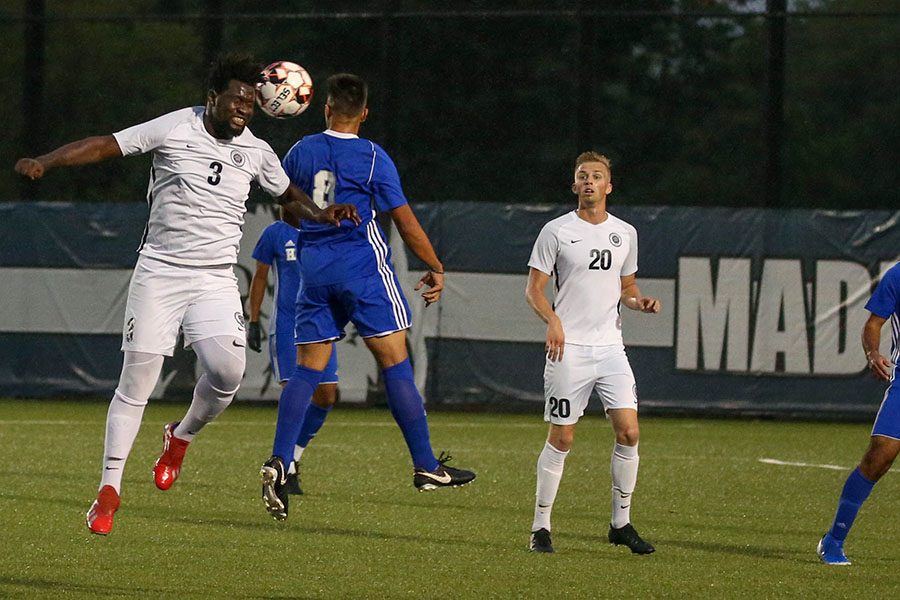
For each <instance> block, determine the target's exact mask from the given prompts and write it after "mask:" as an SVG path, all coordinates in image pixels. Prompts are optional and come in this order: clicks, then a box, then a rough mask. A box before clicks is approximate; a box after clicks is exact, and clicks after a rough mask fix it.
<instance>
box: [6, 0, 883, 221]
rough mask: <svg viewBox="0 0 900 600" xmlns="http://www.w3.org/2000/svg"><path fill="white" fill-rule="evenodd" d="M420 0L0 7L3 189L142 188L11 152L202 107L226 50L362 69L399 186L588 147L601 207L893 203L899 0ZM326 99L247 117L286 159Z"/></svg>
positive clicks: (544, 173)
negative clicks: (296, 111) (26, 167)
mask: <svg viewBox="0 0 900 600" xmlns="http://www.w3.org/2000/svg"><path fill="white" fill-rule="evenodd" d="M437 4H438V3H434V2H430V1H427V0H418V1H413V0H383V1H382V2H367V3H357V2H353V3H351V2H339V1H338V2H335V1H327V2H326V1H324V0H309V1H305V2H291V3H269V4H260V3H257V2H250V1H240V0H231V1H229V0H135V1H133V2H128V3H125V2H117V1H114V0H67V1H63V0H21V2H18V3H14V2H9V3H6V4H4V5H3V6H2V7H0V37H2V39H3V40H4V46H5V49H4V52H3V53H2V55H0V61H2V62H0V66H2V70H0V72H2V85H0V98H2V100H3V105H4V106H5V107H6V108H7V113H6V118H7V131H8V135H7V136H4V137H3V139H0V154H2V156H4V157H5V160H6V162H7V163H8V164H7V166H6V167H4V168H3V169H0V198H3V199H6V200H14V199H20V198H27V199H43V200H56V199H59V200H92V201H118V200H139V199H141V198H142V197H143V192H144V190H145V189H146V173H147V165H146V163H141V162H140V160H138V161H135V160H129V161H117V162H114V163H110V164H105V165H101V166H93V167H86V168H81V169H75V170H71V171H68V172H66V173H65V174H61V173H60V174H54V175H53V176H51V177H49V178H47V179H46V180H44V181H42V182H40V183H39V184H29V183H25V182H24V181H21V180H19V179H18V178H17V177H15V175H14V174H13V173H12V169H11V166H12V162H13V161H14V159H15V157H18V156H27V155H35V154H40V153H43V152H46V151H48V150H50V149H52V148H54V147H56V146H58V145H60V144H62V143H65V142H67V141H70V140H73V139H78V138H81V137H84V136H87V135H93V134H106V133H111V132H114V131H117V130H119V129H122V128H124V127H126V126H129V125H131V124H134V123H137V122H140V121H142V120H146V119H149V118H152V117H154V116H157V115H159V114H162V113H165V112H168V111H170V110H174V109H176V108H180V107H183V106H187V105H196V104H202V103H203V102H204V99H205V92H206V90H205V89H204V83H203V82H204V77H203V75H204V72H205V69H206V65H207V64H208V62H209V60H210V59H211V57H213V56H214V55H215V54H216V53H218V52H219V51H221V50H245V51H251V52H253V53H254V54H256V55H257V56H258V57H259V58H260V60H262V61H274V60H294V61H296V62H299V63H301V64H303V65H304V66H305V67H307V69H308V70H309V71H310V73H311V74H312V75H313V78H314V80H315V81H317V82H321V81H323V80H324V78H325V77H327V76H328V75H330V74H331V73H334V72H338V71H351V72H356V73H358V74H360V75H362V76H363V77H365V78H366V79H367V80H368V81H369V83H370V86H371V98H370V107H371V115H372V116H371V119H370V121H369V122H368V123H367V124H366V126H365V129H364V131H363V134H364V135H367V136H368V137H371V138H372V139H374V140H375V141H377V142H379V143H381V144H382V145H384V146H385V147H386V148H387V149H388V151H389V153H391V154H392V155H393V157H394V158H395V160H396V162H397V163H398V166H399V168H400V171H401V175H402V177H403V180H404V183H405V185H406V191H407V194H408V195H409V197H410V198H411V199H413V200H415V201H442V200H472V201H486V200H490V201H500V202H508V203H533V202H543V203H547V202H551V203H552V202H568V201H570V200H571V198H570V193H569V191H568V186H569V183H570V181H571V170H572V167H571V165H572V160H573V158H574V157H575V155H576V154H577V153H578V152H579V151H581V150H584V149H588V148H592V149H597V150H599V151H602V152H604V153H606V154H607V155H608V156H610V157H611V158H612V160H613V163H614V182H615V184H616V191H615V194H614V196H613V197H612V198H611V202H613V203H617V202H618V203H637V204H655V205H719V206H733V207H738V206H741V207H746V206H760V207H817V208H842V209H848V208H850V209H853V208H892V207H894V206H896V203H897V191H896V190H897V189H898V187H900V175H898V173H900V171H898V169H897V168H896V165H897V164H900V128H898V127H897V126H896V119H897V115H898V114H900V92H898V87H897V86H896V84H895V82H894V79H895V77H896V73H898V72H900V2H897V1H896V0H891V1H883V0H840V1H838V0H816V1H813V0H809V1H806V2H804V1H800V0H796V1H791V2H788V1H787V0H767V1H766V2H763V1H762V0H757V1H741V0H734V1H732V0H729V1H725V0H720V1H715V0H693V1H685V0H650V1H646V2H640V3H636V2H630V1H626V0H620V1H607V2H586V1H582V2H575V3H573V2H563V1H545V2H536V1H535V2H523V1H517V2H512V1H505V2H504V1H496V2H491V3H486V2H480V1H469V2H445V3H440V6H437ZM360 6H363V7H364V8H362V9H361V8H360ZM488 6H489V7H490V8H486V7H488ZM892 74H893V75H892ZM323 101H324V98H323V97H322V95H321V94H319V95H318V96H316V97H315V98H314V102H313V106H312V107H311V108H310V109H309V110H308V111H307V113H306V114H304V115H301V116H300V117H298V118H296V119H293V120H289V121H275V120H272V119H269V118H267V117H265V116H261V115H260V116H257V118H256V120H255V121H254V123H253V125H252V128H253V130H254V132H255V133H256V134H257V135H260V136H261V137H264V138H265V139H267V140H269V141H270V142H271V143H272V145H273V147H274V148H275V150H276V151H277V152H279V153H283V152H285V151H286V150H287V149H288V148H289V147H290V145H291V144H292V143H293V142H294V141H295V140H296V139H298V138H299V137H301V136H302V135H305V134H307V133H312V132H314V131H317V130H318V129H320V127H321V126H322V117H321V110H322V104H323Z"/></svg>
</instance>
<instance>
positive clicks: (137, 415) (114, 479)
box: [100, 389, 147, 494]
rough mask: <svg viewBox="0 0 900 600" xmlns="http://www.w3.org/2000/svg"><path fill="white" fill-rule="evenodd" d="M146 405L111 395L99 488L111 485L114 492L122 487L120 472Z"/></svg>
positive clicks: (117, 395)
mask: <svg viewBox="0 0 900 600" xmlns="http://www.w3.org/2000/svg"><path fill="white" fill-rule="evenodd" d="M145 406H147V403H146V402H139V401H136V400H132V399H131V398H128V397H126V396H123V395H122V394H121V393H119V390H118V389H117V390H116V393H115V394H114V395H113V398H112V401H111V402H110V403H109V411H107V413H106V439H105V441H104V443H103V471H102V472H101V473H100V487H101V488H102V487H103V486H105V485H111V486H113V487H114V488H115V490H116V493H117V494H118V493H120V490H121V488H122V473H123V472H124V471H125V461H126V460H128V454H129V453H130V452H131V447H132V446H133V445H134V439H135V438H136V437H137V434H138V430H139V429H140V428H141V419H142V418H143V416H144V407H145Z"/></svg>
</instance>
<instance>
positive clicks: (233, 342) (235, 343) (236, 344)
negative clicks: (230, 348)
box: [231, 340, 244, 348]
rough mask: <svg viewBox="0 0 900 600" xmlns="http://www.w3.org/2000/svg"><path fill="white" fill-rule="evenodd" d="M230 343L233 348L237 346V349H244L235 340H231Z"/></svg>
mask: <svg viewBox="0 0 900 600" xmlns="http://www.w3.org/2000/svg"><path fill="white" fill-rule="evenodd" d="M231 343H232V344H234V345H235V346H237V347H238V348H243V347H244V345H243V344H238V342H237V340H231Z"/></svg>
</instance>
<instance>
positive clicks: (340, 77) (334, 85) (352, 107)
mask: <svg viewBox="0 0 900 600" xmlns="http://www.w3.org/2000/svg"><path fill="white" fill-rule="evenodd" d="M325 90H326V92H327V93H328V98H327V100H326V103H327V104H328V106H329V107H331V110H332V112H335V113H337V114H339V115H343V116H346V117H355V116H356V115H358V114H359V113H361V112H362V111H363V109H364V108H365V107H366V102H367V101H368V98H369V86H367V85H366V82H365V81H363V80H362V77H359V76H358V75H352V74H350V73H337V74H335V75H332V76H331V77H329V78H328V80H327V81H326V82H325Z"/></svg>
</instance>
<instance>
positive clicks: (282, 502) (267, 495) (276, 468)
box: [259, 456, 288, 521]
mask: <svg viewBox="0 0 900 600" xmlns="http://www.w3.org/2000/svg"><path fill="white" fill-rule="evenodd" d="M259 477H260V479H261V480H262V499H263V503H264V504H265V505H266V510H267V511H269V514H270V515H272V518H273V519H275V520H276V521H284V520H285V519H287V515H288V492H287V475H286V474H285V472H284V463H283V462H281V459H280V458H278V457H277V456H273V457H272V458H270V459H269V460H267V461H266V462H265V463H264V464H263V466H262V468H261V469H260V470H259Z"/></svg>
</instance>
